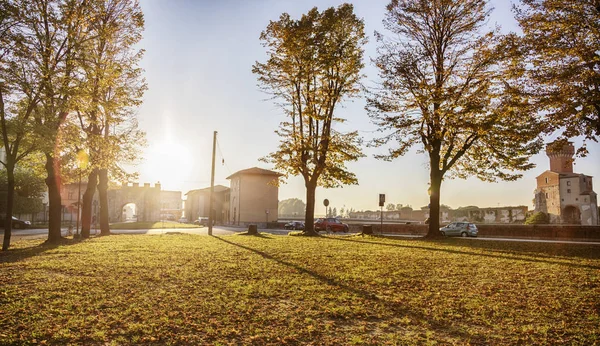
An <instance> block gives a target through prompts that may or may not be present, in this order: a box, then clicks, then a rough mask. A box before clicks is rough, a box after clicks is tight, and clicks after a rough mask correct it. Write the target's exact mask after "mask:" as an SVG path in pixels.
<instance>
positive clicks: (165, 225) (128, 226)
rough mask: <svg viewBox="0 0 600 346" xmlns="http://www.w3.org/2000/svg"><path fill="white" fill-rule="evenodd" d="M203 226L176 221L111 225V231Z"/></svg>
mask: <svg viewBox="0 0 600 346" xmlns="http://www.w3.org/2000/svg"><path fill="white" fill-rule="evenodd" d="M199 227H202V226H198V225H194V224H191V223H180V222H175V221H158V222H156V221H139V222H119V223H112V224H110V228H111V229H155V228H199Z"/></svg>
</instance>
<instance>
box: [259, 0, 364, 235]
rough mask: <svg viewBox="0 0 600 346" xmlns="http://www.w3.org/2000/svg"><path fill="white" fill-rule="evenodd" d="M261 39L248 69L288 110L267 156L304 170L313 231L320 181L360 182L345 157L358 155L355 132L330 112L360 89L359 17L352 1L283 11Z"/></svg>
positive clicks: (289, 169) (281, 166)
mask: <svg viewBox="0 0 600 346" xmlns="http://www.w3.org/2000/svg"><path fill="white" fill-rule="evenodd" d="M260 39H261V40H262V41H263V45H264V46H265V47H267V49H268V51H267V56H268V59H267V61H266V62H265V63H260V62H256V63H255V64H254V66H253V68H252V72H253V73H255V74H257V76H258V81H259V85H260V86H261V87H262V89H263V90H264V91H266V92H267V93H269V94H271V95H272V96H273V99H276V100H277V102H278V104H279V105H280V106H281V107H282V108H283V109H284V111H285V114H286V116H287V117H288V118H289V119H288V120H286V121H284V122H282V123H281V125H280V128H279V130H278V131H276V133H277V134H278V135H279V136H280V137H281V141H280V144H279V148H278V150H277V151H275V152H273V153H271V154H270V155H269V156H268V157H267V158H265V161H267V162H271V163H273V164H274V165H275V169H277V170H279V171H281V172H283V173H284V175H285V176H286V177H287V176H290V175H293V176H295V175H301V176H302V177H303V179H304V185H305V187H306V218H305V224H306V229H305V231H304V232H305V234H307V235H316V234H317V232H315V230H314V225H313V224H314V210H315V191H316V188H317V186H323V187H326V188H330V187H337V186H340V185H342V184H356V183H357V179H356V176H355V175H354V174H353V173H351V172H349V171H348V170H347V169H346V167H345V162H347V161H355V160H357V159H358V158H359V157H361V156H363V155H362V153H361V150H360V148H359V145H360V138H359V136H358V132H356V131H354V132H349V133H343V132H341V131H338V130H337V129H336V128H335V127H334V125H335V124H337V123H341V122H343V121H344V120H343V119H342V118H339V117H337V116H336V115H335V110H336V108H337V107H338V105H339V104H340V102H342V101H343V100H344V99H346V98H350V97H354V96H356V95H357V94H358V93H359V91H360V90H359V88H358V86H359V81H360V78H361V77H362V76H361V74H360V70H361V69H362V67H363V62H362V57H363V49H362V46H363V45H364V44H365V43H366V38H365V34H364V23H363V22H362V20H360V19H358V18H357V17H356V15H355V14H354V13H353V6H352V5H350V4H342V5H340V6H339V7H337V8H333V7H332V8H329V9H326V10H325V11H323V12H319V11H318V10H317V8H313V9H312V10H310V11H309V12H308V13H307V14H305V15H303V16H302V17H301V18H300V19H299V20H294V19H292V18H291V17H290V16H289V14H287V13H284V14H282V15H281V17H280V18H279V20H278V21H275V22H273V21H272V22H270V23H269V25H268V26H267V29H266V30H265V31H263V32H262V33H261V36H260Z"/></svg>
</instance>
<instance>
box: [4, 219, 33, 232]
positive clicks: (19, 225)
mask: <svg viewBox="0 0 600 346" xmlns="http://www.w3.org/2000/svg"><path fill="white" fill-rule="evenodd" d="M4 220H6V219H5V217H4V216H0V228H4V223H5V221H4ZM30 226H31V222H29V221H23V220H19V219H17V218H16V217H14V216H13V217H12V228H14V229H24V228H28V227H30Z"/></svg>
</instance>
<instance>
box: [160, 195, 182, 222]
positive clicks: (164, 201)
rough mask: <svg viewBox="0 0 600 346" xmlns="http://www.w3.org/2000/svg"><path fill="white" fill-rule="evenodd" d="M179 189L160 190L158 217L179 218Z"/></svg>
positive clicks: (180, 200) (180, 202)
mask: <svg viewBox="0 0 600 346" xmlns="http://www.w3.org/2000/svg"><path fill="white" fill-rule="evenodd" d="M182 202H183V201H182V199H181V191H162V190H161V191H160V219H161V220H179V218H180V217H181V214H182V212H183V210H182V209H181V204H182Z"/></svg>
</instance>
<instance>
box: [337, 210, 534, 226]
mask: <svg viewBox="0 0 600 346" xmlns="http://www.w3.org/2000/svg"><path fill="white" fill-rule="evenodd" d="M527 212H528V208H527V207H526V206H515V207H510V206H509V207H490V208H479V207H476V206H469V207H463V208H458V209H449V208H441V210H440V222H442V223H447V222H456V221H470V222H475V223H523V222H524V221H525V218H526V216H527ZM429 215H430V214H429V208H428V207H423V208H421V210H412V209H407V210H403V211H397V210H394V211H384V212H383V220H385V221H398V222H403V221H404V222H415V221H416V222H424V221H425V219H427V218H428V217H429ZM381 216H382V214H381V213H380V212H379V211H360V212H351V213H350V215H349V217H350V218H351V219H360V220H379V219H380V218H381Z"/></svg>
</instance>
